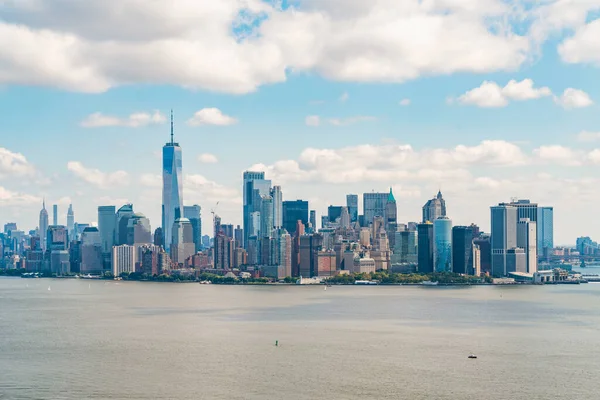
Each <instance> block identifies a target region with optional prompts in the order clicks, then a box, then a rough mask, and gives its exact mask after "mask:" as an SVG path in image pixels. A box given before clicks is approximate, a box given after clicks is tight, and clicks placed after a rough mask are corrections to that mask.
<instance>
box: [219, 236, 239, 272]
mask: <svg viewBox="0 0 600 400" xmlns="http://www.w3.org/2000/svg"><path fill="white" fill-rule="evenodd" d="M234 247H235V244H234V242H233V240H232V239H231V238H230V237H228V236H225V235H218V236H217V237H216V238H215V249H214V250H215V253H214V254H215V258H214V260H215V268H216V269H231V268H232V267H233V261H234V250H235V249H234Z"/></svg>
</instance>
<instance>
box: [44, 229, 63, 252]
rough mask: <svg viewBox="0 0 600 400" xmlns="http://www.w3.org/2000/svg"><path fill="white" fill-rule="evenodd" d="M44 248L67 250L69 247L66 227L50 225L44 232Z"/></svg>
mask: <svg viewBox="0 0 600 400" xmlns="http://www.w3.org/2000/svg"><path fill="white" fill-rule="evenodd" d="M46 249H47V250H49V251H52V250H68V249H69V234H68V233H67V228H66V227H65V226H63V225H50V226H49V227H48V233H47V234H46Z"/></svg>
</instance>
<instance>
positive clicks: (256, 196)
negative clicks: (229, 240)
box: [243, 171, 271, 244]
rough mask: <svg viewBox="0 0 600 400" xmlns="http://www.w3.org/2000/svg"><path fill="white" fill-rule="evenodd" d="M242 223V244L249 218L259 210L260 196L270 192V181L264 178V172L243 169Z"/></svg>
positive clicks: (247, 232) (246, 239)
mask: <svg viewBox="0 0 600 400" xmlns="http://www.w3.org/2000/svg"><path fill="white" fill-rule="evenodd" d="M243 179H244V188H243V223H244V244H246V243H247V241H248V237H250V236H251V232H250V229H249V228H250V218H251V214H252V213H254V212H259V213H260V211H261V204H260V201H261V196H267V195H270V193H271V181H270V180H266V179H265V173H264V172H256V171H245V172H244V175H243Z"/></svg>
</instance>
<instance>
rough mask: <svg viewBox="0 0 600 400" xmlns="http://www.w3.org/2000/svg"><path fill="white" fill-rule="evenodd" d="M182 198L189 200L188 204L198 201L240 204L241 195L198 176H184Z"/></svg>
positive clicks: (234, 190)
mask: <svg viewBox="0 0 600 400" xmlns="http://www.w3.org/2000/svg"><path fill="white" fill-rule="evenodd" d="M183 196H184V198H185V199H190V202H191V203H190V204H192V203H195V202H196V203H197V202H199V201H200V200H202V201H203V202H205V203H206V202H209V203H216V202H219V203H233V204H240V205H241V203H242V198H241V195H240V194H239V192H238V191H237V190H236V189H233V188H230V187H227V186H223V185H221V184H218V183H216V182H214V181H211V180H209V179H206V178H205V177H204V176H202V175H199V174H190V175H185V176H184V178H183Z"/></svg>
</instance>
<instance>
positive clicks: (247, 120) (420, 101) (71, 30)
mask: <svg viewBox="0 0 600 400" xmlns="http://www.w3.org/2000/svg"><path fill="white" fill-rule="evenodd" d="M159 3H160V2H155V1H150V0H149V1H147V2H145V3H144V5H143V6H139V2H138V1H134V0H123V1H122V2H120V3H119V4H120V6H119V7H109V6H108V5H107V4H106V2H103V1H99V0H97V1H96V0H94V1H92V0H90V1H88V2H86V3H85V5H82V4H83V3H80V2H77V1H75V0H27V1H15V0H4V1H0V109H1V110H2V111H3V112H2V116H3V118H2V127H1V128H0V222H2V223H5V222H8V221H16V222H17V223H18V224H19V226H20V227H21V228H22V229H33V228H35V226H36V224H37V217H38V213H39V208H40V203H41V200H42V198H43V197H46V198H47V202H48V203H49V204H52V203H58V204H60V206H59V207H60V210H61V218H62V219H64V218H65V215H66V210H67V206H68V204H69V203H73V207H74V209H75V215H76V220H77V221H79V222H86V223H87V222H95V221H96V218H97V217H96V207H97V206H98V205H105V204H115V205H117V206H120V205H121V203H122V202H125V201H130V202H133V203H134V207H135V209H136V211H140V212H143V213H144V214H146V215H147V216H148V217H149V218H150V219H151V223H152V226H153V228H154V227H157V226H158V223H159V221H160V198H161V197H160V184H161V182H160V173H161V169H160V168H161V163H160V151H161V147H162V145H163V144H164V142H165V141H167V140H168V136H169V124H168V114H169V110H170V109H171V108H173V109H174V112H175V133H176V140H177V141H178V142H179V143H180V144H181V145H182V147H183V157H184V174H185V175H186V183H185V186H184V202H185V203H186V204H195V203H197V204H200V205H201V206H202V207H203V209H204V213H203V214H204V217H205V218H206V220H207V223H206V225H207V226H208V225H209V223H208V219H209V218H210V212H209V210H210V209H211V208H212V207H214V206H215V204H216V203H217V202H219V207H218V210H217V212H218V213H219V214H220V215H221V216H222V218H223V220H224V221H227V222H231V223H236V224H239V223H240V222H241V174H242V171H243V170H245V169H248V168H250V167H252V168H255V169H261V170H264V171H266V172H267V175H268V177H269V178H271V179H272V180H273V182H274V184H280V185H281V186H282V187H283V194H284V199H290V200H291V199H296V198H304V199H308V200H309V201H310V202H311V203H312V204H311V208H315V209H316V210H317V212H318V214H321V213H322V212H324V211H325V210H326V207H327V205H329V204H341V203H343V201H344V199H345V194H346V193H359V194H360V193H363V192H366V191H371V190H378V191H387V190H388V188H389V187H390V186H391V187H393V188H394V191H395V193H396V199H397V200H398V203H399V219H400V220H401V221H403V222H409V221H415V220H418V219H419V216H420V207H421V206H422V205H423V204H424V203H425V201H426V200H427V199H428V198H430V197H432V196H433V195H434V194H435V193H436V192H437V190H438V188H441V189H442V191H443V193H444V196H445V198H446V199H447V204H448V213H449V216H450V217H451V218H452V219H453V220H454V223H455V224H469V223H471V222H475V223H477V224H479V225H481V226H482V227H483V228H484V229H486V230H487V229H489V206H491V205H493V204H495V203H498V202H501V201H507V200H509V199H510V198H511V197H522V198H530V199H531V200H533V201H538V202H540V203H541V204H544V205H551V206H554V207H555V227H556V232H555V237H556V242H557V243H559V244H560V243H564V244H568V243H574V241H575V238H576V237H577V236H579V235H590V236H595V237H596V238H597V237H600V223H599V222H600V217H599V216H598V215H596V214H595V213H593V212H590V210H593V209H594V208H593V207H594V205H595V204H596V203H597V201H598V198H599V196H600V189H599V188H600V185H599V183H600V179H599V178H598V173H599V172H600V168H599V165H600V150H596V149H600V118H599V117H598V116H599V115H600V109H599V106H598V101H600V79H598V78H599V71H600V70H599V67H600V55H599V54H600V39H597V38H599V37H600V20H598V19H597V18H598V16H599V12H600V1H593V0H590V1H583V0H548V1H545V2H543V3H542V4H539V3H540V2H532V1H529V0H520V1H518V0H514V1H510V2H508V1H497V0H477V1H475V0H428V1H416V0H405V1H397V0H394V1H392V0H378V1H373V2H364V1H359V0H345V1H340V0H319V1H317V0H298V1H295V2H293V4H292V3H290V2H285V3H284V4H283V6H281V5H280V4H278V3H277V2H272V1H270V2H265V1H260V0H222V1H219V2H209V1H191V0H178V1H174V2H173V6H172V7H171V9H169V10H164V7H161V6H160V4H159ZM290 4H291V5H290ZM241 15H243V17H241ZM241 18H244V19H241ZM257 20H260V23H258V22H256V21H257ZM505 21H509V22H505ZM515 21H520V22H519V23H518V24H517V23H515ZM240 23H244V24H246V25H245V26H252V27H253V28H252V31H250V30H249V29H248V28H245V29H242V30H235V29H232V26H239V24H240ZM240 35H243V37H241V36H240ZM511 81H514V82H512V83H509V82H511ZM131 115H134V117H131V118H130V116H131Z"/></svg>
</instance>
